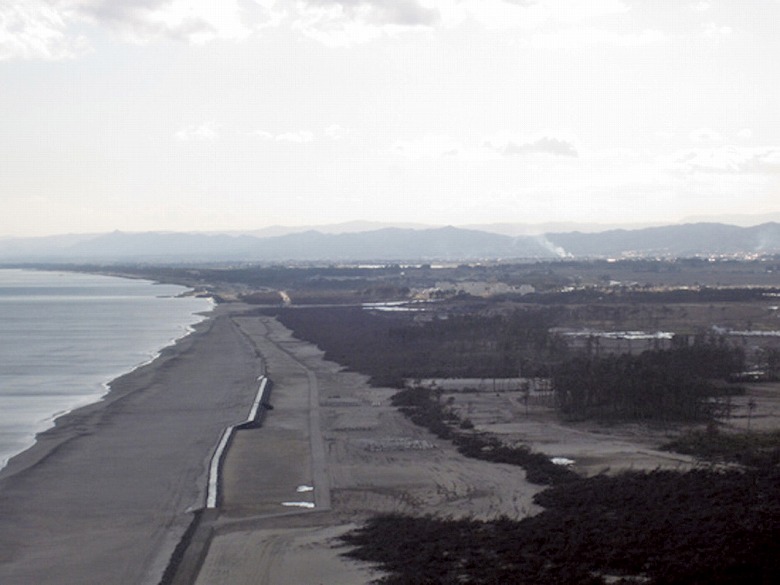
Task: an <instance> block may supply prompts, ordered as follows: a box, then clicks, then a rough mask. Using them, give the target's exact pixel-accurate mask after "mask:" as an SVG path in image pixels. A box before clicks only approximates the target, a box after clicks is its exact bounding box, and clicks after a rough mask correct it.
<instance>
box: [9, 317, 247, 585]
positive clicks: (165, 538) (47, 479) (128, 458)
mask: <svg viewBox="0 0 780 585" xmlns="http://www.w3.org/2000/svg"><path fill="white" fill-rule="evenodd" d="M228 311H229V309H228V310H226V309H225V308H220V307H218V308H217V309H216V310H215V313H214V316H213V317H212V318H210V319H208V320H206V321H204V322H202V323H200V324H198V325H197V326H196V328H195V329H196V330H195V332H194V333H192V334H191V335H189V336H187V337H186V338H184V339H182V340H180V341H179V342H178V343H176V344H175V345H174V346H172V347H170V348H168V349H166V350H164V351H163V352H162V354H161V356H160V357H159V358H158V359H157V360H155V361H154V362H152V363H151V364H149V365H146V366H143V367H141V368H139V369H137V370H135V371H134V372H132V373H130V374H127V375H125V376H123V377H121V378H119V379H117V380H115V381H114V382H113V383H112V384H111V391H110V393H109V394H108V395H107V397H106V398H105V399H104V400H103V401H101V402H99V403H96V404H93V405H90V406H88V407H85V408H82V409H79V410H77V411H74V412H72V413H70V414H68V415H65V416H63V417H61V418H59V419H58V420H57V424H56V425H55V427H54V428H52V429H50V430H49V431H46V432H45V433H43V434H41V435H39V437H38V440H37V442H36V444H35V446H34V447H32V448H31V449H29V450H28V451H26V452H24V453H22V454H21V455H19V456H17V457H15V458H14V459H12V460H11V461H10V462H9V465H8V466H7V467H6V468H5V469H4V470H3V471H2V472H1V473H0V583H3V584H6V585H16V584H19V585H29V584H32V583H35V584H37V585H45V584H52V585H53V584H57V585H64V584H65V585H67V584H74V585H75V584H82V585H83V584H91V583H94V584H96V585H97V584H101V585H105V584H107V583H112V584H124V583H128V584H130V583H132V584H138V583H150V584H156V583H159V580H160V577H161V575H162V573H163V571H164V570H165V567H166V565H167V564H168V561H169V559H170V557H171V554H172V552H173V549H174V547H175V546H176V544H177V542H178V541H179V540H180V538H181V535H182V534H183V532H184V531H185V530H186V528H187V526H188V525H189V524H190V522H191V519H192V514H191V513H189V512H188V509H191V508H200V507H202V506H203V502H204V496H205V493H204V492H205V487H206V470H207V466H208V460H209V458H210V456H211V454H212V451H213V449H214V447H215V445H216V443H217V440H218V439H219V436H220V433H221V432H222V430H223V429H224V428H225V427H226V426H228V425H231V424H235V423H237V422H242V421H243V420H245V419H246V416H247V413H248V411H249V408H250V406H251V403H252V400H253V399H254V395H255V391H256V378H257V376H258V375H259V374H260V373H262V362H261V360H260V359H258V357H257V355H256V353H255V348H254V347H253V346H252V344H251V343H250V342H249V341H248V340H247V338H246V336H245V335H244V334H243V333H242V332H241V331H240V330H239V329H238V328H237V327H236V326H235V324H234V323H233V321H232V319H231V318H230V315H229V313H228Z"/></svg>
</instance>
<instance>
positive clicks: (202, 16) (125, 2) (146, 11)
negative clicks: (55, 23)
mask: <svg viewBox="0 0 780 585" xmlns="http://www.w3.org/2000/svg"><path fill="white" fill-rule="evenodd" d="M57 1H58V2H59V3H60V4H61V5H65V6H67V7H68V9H69V10H70V11H71V12H72V14H74V15H75V16H76V17H78V18H80V19H83V20H86V21H88V22H92V23H95V24H98V25H101V26H107V27H109V28H112V29H114V30H116V31H118V32H119V34H121V35H122V36H123V37H125V38H127V39H129V40H131V41H133V42H140V43H143V42H148V41H151V40H155V39H159V38H167V39H172V40H178V41H184V42H188V43H204V42H207V41H211V40H214V39H241V38H245V37H247V36H249V35H250V34H251V33H252V32H253V31H254V30H255V29H256V28H258V27H260V26H262V25H264V24H269V23H271V22H274V21H275V19H277V18H278V16H277V15H276V14H275V12H274V10H273V9H274V6H275V2H269V1H265V2H256V1H254V0H253V1H251V2H242V1H241V0H221V1H220V2H213V1H209V0H121V1H117V0H57Z"/></svg>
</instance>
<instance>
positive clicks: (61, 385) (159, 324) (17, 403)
mask: <svg viewBox="0 0 780 585" xmlns="http://www.w3.org/2000/svg"><path fill="white" fill-rule="evenodd" d="M186 291H187V289H186V288H184V287H181V286H176V285H167V284H155V283H152V282H149V281H145V280H136V279H127V278H116V277H110V276H101V275H94V274H80V273H71V272H43V271H32V270H16V269H0V468H2V467H4V466H5V465H6V463H7V462H8V459H9V458H10V457H12V456H13V455H15V454H17V453H20V452H21V451H23V450H25V449H27V448H28V447H30V446H31V445H32V444H33V443H34V441H35V435H36V433H38V432H40V431H43V430H45V429H47V428H49V427H51V426H52V425H53V424H54V419H55V418H56V417H58V416H60V415H62V414H65V413H67V412H69V411H71V410H73V409H74V408H78V407H79V406H84V405H86V404H89V403H92V402H96V401H98V400H100V399H101V398H102V397H103V396H104V395H105V394H106V392H107V391H108V382H110V381H111V380H112V379H114V378H116V377H118V376H120V375H121V374H123V373H126V372H129V371H131V370H132V369H134V368H135V367H137V366H139V365H142V364H143V363H146V362H149V361H150V360H152V359H154V357H155V356H156V355H157V354H158V353H159V351H160V350H161V349H162V348H163V347H165V346H167V345H170V344H171V343H173V342H174V341H175V340H176V339H178V338H180V337H182V336H184V335H186V334H187V333H188V332H189V331H190V330H191V327H192V325H194V324H195V323H197V322H199V321H201V320H202V319H203V318H204V317H203V313H205V312H208V311H209V310H211V309H212V302H211V301H210V300H209V299H204V298H195V297H192V296H181V295H182V293H184V292H186Z"/></svg>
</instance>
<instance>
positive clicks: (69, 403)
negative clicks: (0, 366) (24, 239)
mask: <svg viewBox="0 0 780 585" xmlns="http://www.w3.org/2000/svg"><path fill="white" fill-rule="evenodd" d="M18 271H20V272H40V273H47V274H53V275H56V274H62V275H68V274H71V273H75V274H81V275H84V276H98V277H106V278H110V279H113V280H117V279H121V280H134V281H142V282H145V283H147V284H148V285H149V286H150V287H154V286H157V285H168V286H176V287H178V288H179V289H183V290H181V292H178V293H177V294H174V295H162V296H160V295H157V294H152V295H151V296H154V297H157V298H185V297H188V296H190V295H193V296H194V293H196V291H195V289H194V288H192V287H190V286H187V285H183V284H179V283H165V282H162V281H158V280H153V279H149V278H144V277H139V276H133V275H120V274H111V273H106V272H83V271H75V272H74V271H70V270H52V269H39V268H29V269H18ZM150 290H152V291H153V288H150ZM201 298H202V299H203V300H204V302H208V303H209V305H208V306H207V307H204V308H203V309H197V310H194V311H193V312H191V313H190V314H189V318H188V319H187V320H186V321H185V320H184V319H182V321H181V322H179V323H172V325H175V326H176V328H175V329H174V328H173V327H172V328H171V337H169V338H167V339H165V340H158V341H157V343H155V344H154V345H151V344H150V345H149V346H147V348H143V347H142V346H139V347H140V349H139V350H136V349H135V348H133V349H132V354H128V355H133V356H135V359H137V360H138V361H136V362H135V363H127V362H126V363H125V364H121V363H117V364H115V366H117V367H116V369H114V370H113V371H110V370H109V371H103V372H102V373H101V372H99V371H96V372H95V373H94V374H92V373H89V372H87V373H86V374H85V375H83V376H81V378H83V380H82V379H81V378H80V380H79V381H80V385H81V386H83V387H84V392H83V393H79V394H62V395H61V397H62V400H61V402H62V403H61V404H58V405H57V408H58V409H57V410H56V411H52V410H48V412H46V410H44V409H41V410H42V412H41V413H40V415H41V417H40V418H37V419H36V420H32V419H30V420H29V421H27V422H26V423H25V426H24V428H23V430H21V431H18V432H16V435H15V436H16V437H18V439H15V440H14V441H13V442H12V443H10V442H9V443H7V444H4V445H3V451H2V453H0V478H2V477H4V476H5V475H7V474H6V473H5V469H6V468H7V467H8V466H9V464H10V463H11V461H12V460H14V459H16V458H18V457H20V456H22V455H24V454H25V453H26V452H27V451H29V450H32V449H35V447H36V444H37V443H38V442H39V440H40V438H41V437H42V436H43V435H44V434H45V433H47V432H48V431H51V430H52V429H55V427H57V425H58V424H59V422H58V421H59V420H60V419H61V418H63V417H67V416H68V415H70V414H71V413H73V412H74V411H78V410H81V409H84V408H88V407H90V406H92V405H95V404H99V403H102V402H104V401H106V400H107V399H108V397H109V394H111V392H112V391H113V385H114V384H115V382H116V381H117V380H119V379H121V378H122V377H124V376H127V375H128V374H131V373H133V372H134V371H136V370H138V369H140V368H143V367H145V366H148V365H150V364H152V363H153V362H154V361H155V360H157V359H158V358H159V357H160V356H161V354H162V353H163V352H164V351H166V350H167V349H169V348H172V347H173V346H175V345H176V344H178V343H179V342H180V341H181V340H183V339H184V338H186V337H188V336H190V335H191V334H193V333H194V332H195V331H196V329H195V328H196V327H197V326H199V325H200V324H201V323H203V322H205V321H207V320H208V319H209V317H210V315H212V314H213V313H214V310H215V308H216V306H217V303H216V301H215V300H214V298H213V297H201ZM99 369H100V368H98V370H99ZM6 449H7V450H6Z"/></svg>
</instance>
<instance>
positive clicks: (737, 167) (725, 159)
mask: <svg viewBox="0 0 780 585" xmlns="http://www.w3.org/2000/svg"><path fill="white" fill-rule="evenodd" d="M672 167H673V168H674V169H675V170H678V171H683V172H688V173H691V172H702V173H721V174H775V173H780V147H763V148H749V147H740V146H732V145H729V146H722V147H719V148H697V149H693V150H687V151H681V152H678V153H676V154H675V155H674V156H673V160H672Z"/></svg>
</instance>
